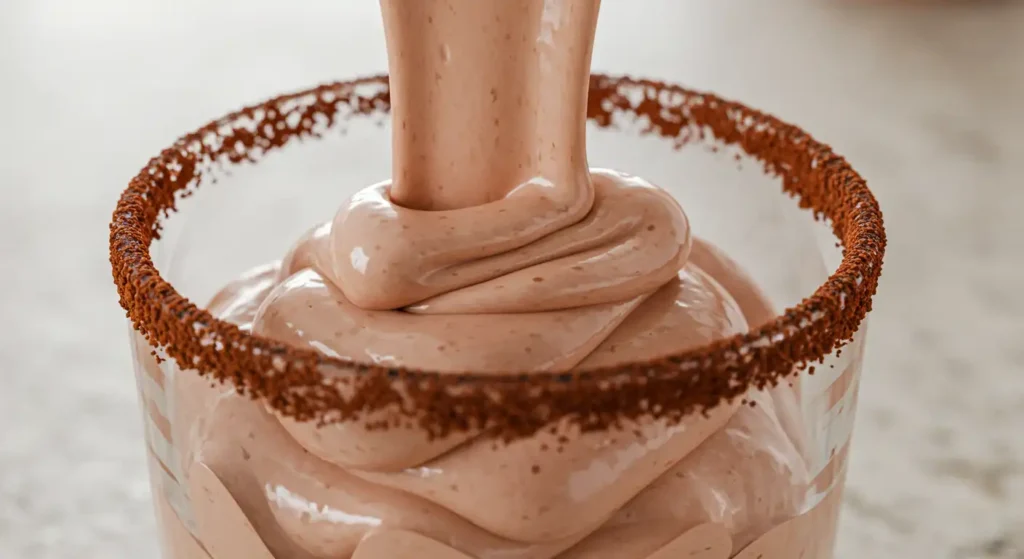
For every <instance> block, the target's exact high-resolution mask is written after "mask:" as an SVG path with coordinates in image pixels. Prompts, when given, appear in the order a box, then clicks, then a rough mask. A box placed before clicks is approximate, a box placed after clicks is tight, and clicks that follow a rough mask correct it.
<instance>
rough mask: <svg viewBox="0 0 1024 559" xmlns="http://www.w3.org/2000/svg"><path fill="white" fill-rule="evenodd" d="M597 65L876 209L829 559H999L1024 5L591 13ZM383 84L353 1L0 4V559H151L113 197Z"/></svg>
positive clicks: (1008, 451) (1014, 533)
mask: <svg viewBox="0 0 1024 559" xmlns="http://www.w3.org/2000/svg"><path fill="white" fill-rule="evenodd" d="M410 1H412V0H410ZM641 6H642V7H643V9H642V10H640V9H638V8H639V7H641ZM594 65H595V68H596V69H599V70H603V71H610V72H628V73H631V74H635V75H641V76H654V77H659V78H665V79H668V80H673V81H679V82H682V83H685V84H688V85H692V86H695V87H698V88H702V89H712V90H715V91H717V92H719V93H721V94H723V95H724V96H726V97H732V98H738V99H742V100H743V101H746V102H748V103H749V104H751V105H753V106H755V107H758V108H761V109H765V110H767V111H769V112H772V113H775V114H776V115H778V116H780V117H782V118H783V119H785V120H789V121H792V122H796V123H798V124H800V125H802V126H803V127H805V128H806V129H808V130H810V131H811V132H812V133H813V134H815V136H817V137H818V138H819V139H821V140H823V141H825V142H828V143H830V144H832V145H833V146H834V147H835V148H836V149H837V151H839V152H840V153H842V154H844V155H846V156H848V157H849V159H850V160H851V161H852V162H853V163H854V165H855V166H856V167H857V168H859V169H860V170H861V172H862V173H863V174H864V175H865V176H866V177H867V178H868V180H869V183H870V185H871V187H872V188H873V190H874V191H875V193H876V194H877V196H878V198H879V199H880V201H881V204H882V208H883V210H884V212H885V216H886V219H887V225H888V230H889V238H890V244H889V247H890V248H889V251H888V254H887V259H886V265H885V273H884V274H883V279H882V286H881V290H880V292H879V294H878V297H877V299H876V304H875V308H876V309H877V310H876V312H875V313H874V314H873V315H872V320H871V331H870V335H869V339H870V341H869V343H868V346H867V347H868V350H867V356H866V363H865V377H864V381H863V388H862V391H861V398H860V408H859V411H858V424H857V429H856V433H855V436H856V439H855V445H854V446H855V448H856V450H855V451H854V452H853V453H852V458H851V470H850V475H849V488H848V490H847V494H846V507H845V511H844V517H843V523H842V529H841V536H840V543H839V546H840V550H839V556H838V557H839V559H861V558H865V557H879V558H890V557H893V558H896V557H898V558H901V559H917V558H921V559H937V558H948V559H974V558H983V559H986V558H996V559H1021V558H1024V505H1022V504H1021V503H1024V435H1022V434H1021V433H1022V432H1024V366H1022V364H1024V343H1022V340H1024V290H1022V289H1021V287H1020V286H1021V285H1024V261H1022V258H1021V248H1020V247H1021V240H1022V239H1024V226H1022V221H1024V219H1022V213H1024V184H1022V182H1024V140H1022V139H1021V129H1022V128H1024V2H1013V1H1003V2H986V1H983V0H975V1H973V2H972V1H965V2H955V3H953V2H924V1H922V2H914V3H910V2H882V1H874V2H866V1H856V0H846V1H842V0H604V7H603V13H602V19H601V23H600V28H599V31H598V41H597V45H596V49H595V55H594ZM384 69H385V54H384V43H383V35H382V29H381V24H380V22H379V14H378V5H377V3H376V2H375V1H374V0H293V1H292V2H272V1H270V0H88V1H85V0H0V115H2V117H0V118H2V120H0V130H2V134H0V188H2V194H3V199H2V200H3V201H2V203H0V255H2V256H0V258H2V262H3V267H4V270H5V271H4V273H3V274H2V275H0V309H2V312H3V318H4V319H3V321H2V323H0V557H2V558H4V559H7V558H11V559H35V558H68V557H76V558H79V557H80V558H91V557H104V558H107V557H131V558H135V557H140V558H141V557H154V556H155V553H156V544H155V542H154V534H155V532H154V529H153V521H152V515H151V507H150V503H149V500H148V498H149V496H148V492H149V490H148V484H147V480H146V473H145V465H144V446H143V443H142V429H141V422H140V421H139V420H138V418H139V411H138V405H137V403H136V393H135V387H134V379H133V375H132V372H131V363H130V359H129V351H128V345H127V344H126V343H125V342H126V333H127V326H126V325H125V322H124V318H123V312H122V311H121V309H120V308H119V307H118V306H117V298H116V295H115V292H114V288H113V285H112V282H111V279H110V270H109V264H108V261H107V222H108V220H109V216H110V212H111V211H112V209H113V207H114V203H115V200H116V198H117V196H118V193H119V192H120V191H121V190H122V189H123V188H124V186H125V184H126V182H127V180H128V179H129V178H130V177H131V176H133V175H134V173H135V172H136V171H137V170H138V169H139V168H140V167H142V165H143V164H144V163H145V162H146V161H147V160H148V159H149V157H151V156H153V155H155V154H156V153H157V152H158V151H159V150H161V149H162V148H163V147H165V146H167V145H168V144H170V143H171V142H172V141H173V140H174V139H175V138H176V137H177V136H178V135H180V134H181V133H183V132H185V131H188V130H192V129H194V128H196V127H197V126H199V125H201V124H203V123H204V122H206V121H208V120H210V119H211V118H213V117H216V116H219V115H221V114H223V113H225V112H227V111H229V110H231V109H234V108H237V107H239V106H241V105H242V104H247V103H250V102H253V101H257V100H260V99H262V98H264V97H268V96H270V95H272V94H275V93H279V92H282V91H289V90H294V89H298V88H300V87H304V86H307V85H312V84H315V83H318V82H323V81H330V80H334V79H338V78H342V77H349V76H353V75H357V74H365V73H373V72H378V71H382V70H384ZM641 172H642V171H641Z"/></svg>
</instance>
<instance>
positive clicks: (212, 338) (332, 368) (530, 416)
mask: <svg viewBox="0 0 1024 559" xmlns="http://www.w3.org/2000/svg"><path fill="white" fill-rule="evenodd" d="M389 107H390V103H389V91H388V77H387V75H376V76H369V77H363V78H358V79H354V80H349V81H342V82H335V83H331V84H325V85H321V86H319V87H316V88H313V89H308V90H305V91H300V92H297V93H291V94H286V95H281V96H278V97H275V98H273V99H270V100H268V101H265V102H263V103H260V104H257V105H252V106H250V107H247V108H244V109H242V110H239V111H236V112H234V113H231V114H229V115H227V116H225V117H222V118H220V119H218V120H215V121H213V122H210V123H209V124H207V125H205V126H203V127H201V128H199V129H198V130H196V131H194V132H192V133H190V134H187V135H185V136H183V137H182V138H180V139H179V140H177V141H176V142H175V143H174V144H173V145H172V146H171V147H169V148H167V149H165V150H163V152H161V154H160V155H158V156H156V157H154V158H153V159H151V160H150V161H149V163H148V164H147V165H146V166H145V167H144V168H143V169H142V170H141V171H140V172H139V174H138V175H137V176H136V177H135V178H133V179H132V180H131V181H130V183H129V185H128V187H127V188H126V189H125V190H124V192H123V193H122V194H121V197H120V200H119V201H118V204H117V207H116V209H115V211H114V213H113V217H112V220H111V223H110V262H111V267H112V272H113V277H114V281H115V284H116V285H117V290H118V294H119V297H120V304H121V306H122V307H123V308H124V309H125V310H126V312H127V315H128V317H129V319H130V321H131V323H132V325H133V327H134V328H135V330H136V331H138V332H139V333H141V334H142V335H143V336H144V337H145V339H146V341H147V342H148V343H149V344H150V345H151V346H152V347H153V348H159V350H160V353H161V354H162V355H163V356H166V357H168V358H171V359H174V360H175V361H176V362H177V363H178V364H179V366H181V368H182V369H189V370H195V371H197V372H199V373H200V374H202V375H204V376H208V377H210V378H212V379H214V380H216V381H219V382H228V383H231V384H232V385H233V386H234V387H235V388H236V389H237V390H238V391H239V392H241V393H242V394H244V395H247V396H250V397H252V398H254V399H256V400H260V401H262V402H264V403H265V404H266V405H267V406H268V407H269V408H270V409H271V410H273V411H274V412H276V413H278V414H279V415H281V416H284V417H288V418H291V419H293V420H296V421H315V422H317V423H319V424H321V425H324V424H332V423H338V422H347V421H359V420H364V421H366V422H367V425H368V426H369V427H374V428H388V427H391V426H397V425H406V424H409V423H410V421H411V422H412V423H413V424H416V425H418V426H419V427H421V428H423V429H425V430H426V431H427V433H428V434H429V435H430V436H431V437H444V436H447V435H448V434H450V433H453V432H459V431H465V430H483V429H487V430H493V431H494V432H495V433H497V434H499V435H500V436H502V437H504V438H516V437H521V436H529V435H531V434H533V433H535V432H537V431H538V430H540V429H543V428H545V427H547V426H551V425H552V424H554V423H556V422H559V421H563V420H567V421H569V422H572V423H575V424H577V425H578V426H579V427H580V428H581V429H582V430H584V431H588V430H597V429H606V428H608V427H610V426H614V425H619V424H622V423H623V422H628V421H630V420H635V419H638V418H640V417H648V416H649V417H653V418H655V419H665V420H681V419H682V418H684V417H686V416H687V415H689V414H692V413H695V412H706V411H708V410H709V409H711V408H714V407H715V406H717V405H719V404H721V403H722V402H726V401H730V402H731V401H733V400H735V399H736V398H739V397H742V396H743V395H744V394H746V393H747V392H748V391H749V390H751V389H752V388H758V389H762V388H767V387H770V386H774V385H775V384H777V383H778V382H780V381H782V380H783V379H785V378H786V377H788V376H790V375H794V374H796V373H797V371H799V370H801V369H803V368H805V367H808V366H811V364H812V363H815V362H821V361H822V360H823V359H824V358H825V356H827V355H829V354H831V353H833V352H834V351H836V350H840V348H841V347H842V346H843V345H845V344H846V343H848V342H850V341H851V340H852V339H853V336H854V334H855V333H856V332H857V330H858V328H859V327H860V324H861V322H862V321H863V319H864V317H865V316H866V315H867V313H868V312H869V311H870V309H871V301H872V297H873V296H874V293H875V291H876V289H877V284H878V278H879V275H880V273H881V269H882V261H883V256H884V252H885V244H886V237H885V229H884V225H883V221H882V214H881V210H880V209H879V206H878V203H877V201H876V200H875V198H874V196H873V195H872V194H871V192H870V190H869V189H868V187H867V184H866V182H865V180H864V179H863V178H862V177H861V176H860V175H859V174H858V173H857V172H856V171H855V170H854V169H853V168H852V167H851V166H850V164H849V163H847V161H846V160H845V158H843V157H842V156H840V155H838V154H836V153H834V152H833V151H832V149H831V148H830V147H829V146H827V145H825V144H823V143H820V142H818V141H816V140H815V139H813V138H812V137H811V136H810V135H809V134H807V133H806V132H804V131H803V130H801V129H800V128H798V127H796V126H793V125H790V124H787V123H784V122H782V121H781V120H779V119H777V118H775V117H773V116H771V115H768V114H765V113H762V112H760V111H757V110H755V109H752V108H749V107H747V106H745V105H743V104H740V103H737V102H734V101H729V100H726V99H723V98H721V97H718V96H716V95H714V94H711V93H706V92H699V91H694V90H690V89H687V88H684V87H682V86H679V85H674V84H667V83H664V82H660V81H654V80H646V79H635V78H631V77H627V76H608V75H602V74H594V75H593V76H591V80H590V91H589V95H588V108H587V118H588V120H589V121H590V122H592V123H594V124H597V125H598V126H599V127H602V128H609V127H611V126H613V125H614V124H616V123H615V122H613V121H614V119H615V118H619V117H623V116H625V117H627V118H631V119H632V120H633V121H635V122H642V123H643V124H644V126H645V128H644V130H643V133H646V134H654V135H657V136H660V137H662V138H664V139H667V140H669V141H671V142H672V143H673V145H674V146H675V147H676V148H680V147H682V146H684V145H687V144H691V143H697V142H703V143H711V144H712V146H713V148H712V149H719V148H721V147H723V146H725V147H728V148H731V149H738V150H740V151H742V152H743V153H744V154H745V155H746V156H748V157H751V158H753V159H756V160H758V161H759V162H760V163H761V164H762V165H763V169H764V171H765V172H766V173H767V174H769V175H772V176H775V177H777V178H779V179H781V183H782V190H783V192H784V193H786V194H788V195H790V196H793V197H795V198H796V199H797V200H798V202H799V205H800V207H801V208H804V209H807V210H810V211H812V212H813V213H814V216H815V218H816V219H827V220H828V221H829V222H830V223H831V226H832V231H833V234H834V235H835V237H836V239H837V240H838V241H839V243H840V244H841V246H842V247H843V256H842V261H841V263H840V265H839V266H838V268H837V269H836V270H835V271H834V272H833V273H832V274H831V275H830V276H829V277H828V279H827V280H826V281H825V282H824V283H823V284H822V285H821V286H819V287H818V288H817V289H816V290H815V292H814V293H812V294H810V295H809V296H808V297H807V298H805V299H804V300H803V301H802V302H800V303H799V304H797V305H795V306H793V307H791V308H789V309H786V310H785V311H784V312H783V313H782V314H781V315H779V316H777V317H775V319H774V320H772V321H771V322H769V323H767V324H765V325H763V326H761V327H760V328H756V329H753V330H751V331H749V332H747V333H744V334H737V335H734V336H731V337H728V338H724V339H721V340H717V341H715V342H712V343H710V344H707V345H704V346H702V347H698V348H694V349H690V350H687V351H683V352H680V353H677V354H673V355H668V356H665V357H662V358H659V359H656V360H651V361H643V362H632V363H625V364H621V365H616V366H612V367H605V368H600V369H591V370H573V371H568V372H558V373H555V372H541V373H521V372H507V373H493V372H492V373H480V372H465V373H448V372H438V371H426V370H415V369H410V368H403V367H386V366H380V365H374V364H368V363H358V362H352V361H346V360H343V359H340V358H337V357H331V356H327V355H324V354H322V353H319V352H317V351H315V350H314V349H311V348H300V347H293V346H289V345H287V344H284V343H282V342H278V341H275V340H272V339H269V338H265V337H262V336H259V335H255V334H252V333H249V332H246V331H243V330H241V329H240V328H239V327H238V326H236V325H234V324H231V323H228V322H226V321H223V320H220V319H218V318H216V317H214V316H213V315H212V314H211V313H210V312H209V311H207V310H206V309H205V308H202V307H199V306H197V305H195V304H194V303H192V302H191V301H189V300H188V299H187V298H186V297H184V296H182V295H181V294H179V293H178V292H177V290H176V289H175V288H174V287H173V286H172V285H171V284H170V283H169V282H167V281H166V280H164V278H163V277H162V276H161V275H160V273H159V272H158V271H157V269H156V267H155V265H154V263H153V260H152V256H151V254H150V249H151V246H152V243H153V241H154V240H157V239H159V238H160V232H161V227H162V225H161V224H162V222H163V220H164V219H167V218H168V217H169V216H170V214H172V213H173V212H175V211H176V210H177V202H178V201H180V200H181V199H182V198H185V197H188V196H189V195H190V194H191V193H192V192H193V191H194V189H195V188H198V187H199V186H200V185H201V184H203V178H204V177H207V176H208V175H210V174H212V173H213V172H214V171H215V170H216V169H219V168H222V167H224V166H227V165H240V164H244V163H250V164H255V163H258V162H259V160H260V159H261V158H262V157H263V156H265V155H266V154H268V153H270V152H273V151H275V150H277V149H279V148H281V147H283V146H285V145H288V144H291V143H294V141H295V140H299V139H312V138H319V137H321V136H322V135H323V134H324V132H326V131H327V130H328V129H330V128H331V127H332V126H334V125H336V124H337V123H339V122H341V121H345V120H349V119H351V118H356V117H371V116H373V115H384V114H385V113H387V111H388V109H389ZM382 417H383V418H384V419H383V420H382V419H381V418H382Z"/></svg>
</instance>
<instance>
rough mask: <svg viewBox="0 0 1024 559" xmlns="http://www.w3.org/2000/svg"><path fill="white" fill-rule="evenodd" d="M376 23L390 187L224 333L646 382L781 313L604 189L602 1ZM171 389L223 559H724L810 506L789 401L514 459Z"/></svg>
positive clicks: (480, 440)
mask: <svg viewBox="0 0 1024 559" xmlns="http://www.w3.org/2000/svg"><path fill="white" fill-rule="evenodd" d="M381 5H382V9H383V14H384V21H385V25H386V30H387V39H388V54H389V65H390V68H391V71H392V78H391V80H392V81H391V86H392V106H393V115H394V136H393V145H394V156H395V158H394V168H393V174H392V177H393V178H392V180H390V181H386V182H383V183H380V184H378V185H374V186H370V187H367V188H364V189H362V190H360V191H359V192H358V193H357V194H355V195H354V196H352V197H351V198H349V199H348V200H347V201H344V202H343V203H342V204H341V209H340V210H339V211H338V212H337V213H336V214H335V216H334V217H333V219H331V220H330V221H328V222H325V223H323V224H321V225H320V226H317V227H315V228H313V229H311V230H310V232H309V233H308V234H306V235H305V236H304V237H303V238H301V239H300V240H299V241H298V242H297V243H296V244H295V246H294V248H293V249H292V250H291V251H290V252H289V253H288V254H287V255H285V256H284V258H283V259H282V261H280V262H278V263H274V264H271V265H268V266H265V267H263V268H260V269H257V270H255V271H254V272H252V273H251V274H249V275H247V276H245V277H243V278H241V279H239V280H238V281H236V282H233V283H231V284H230V285H228V286H226V287H225V288H224V289H223V290H222V291H221V292H220V293H219V294H218V295H217V297H216V298H215V299H214V301H213V302H212V303H211V305H210V309H211V310H212V311H213V312H214V313H216V314H218V315H219V316H221V317H223V318H225V319H228V320H231V321H234V322H236V323H238V324H239V325H241V326H242V327H244V328H251V329H252V331H254V332H256V333H258V334H262V335H264V336H268V337H271V338H276V339H279V340H282V341H285V342H288V343H290V344H294V345H300V346H308V347H313V348H315V349H317V350H318V351H321V352H323V353H325V354H328V355H333V356H339V357H341V358H343V359H351V360H355V361H362V362H375V363H381V364H389V365H395V366H406V367H413V368H417V369H429V370H434V371H440V372H441V373H442V374H448V373H457V372H461V371H476V372H485V373H488V372H490V373H502V372H523V371H525V372H530V371H534V372H539V371H566V370H569V369H572V368H575V367H587V368H590V367H601V366H610V365H615V364H619V363H623V362H626V361H642V360H645V359H652V358H656V357H660V356H663V355H665V354H668V353H672V352H679V351H683V350H685V349H688V348H692V347H695V346H699V345H703V344H706V343H708V342H711V341H713V340H716V339H720V338H723V337H726V336H730V335H733V334H736V333H741V332H745V331H747V330H748V328H750V327H751V326H756V325H759V324H760V323H763V322H764V321H766V320H768V319H769V318H770V317H771V316H772V315H773V312H772V309H771V307H770V305H769V304H768V303H767V301H766V299H765V297H764V296H763V295H762V294H761V293H760V291H759V290H758V288H757V287H756V285H755V284H754V282H753V281H751V280H750V279H749V278H748V277H747V276H745V275H744V274H743V273H742V272H741V271H740V270H739V268H738V267H737V266H735V265H734V264H733V263H732V262H731V261H730V260H729V259H728V258H727V257H726V256H724V255H723V254H722V253H721V252H719V251H718V250H716V249H715V248H714V247H712V246H711V245H710V244H708V243H707V242H706V241H703V240H701V239H699V238H697V237H695V236H694V235H693V233H692V231H691V227H690V224H689V222H688V220H687V217H686V214H685V212H684V210H683V208H681V207H680V206H679V204H678V203H677V202H676V201H675V200H674V199H673V198H672V197H671V196H670V195H668V194H667V193H666V192H665V191H664V190H662V189H660V188H659V187H657V186H655V185H652V184H650V183H649V182H647V181H645V180H643V179H641V178H639V177H636V176H632V175H628V174H624V173H621V172H617V171H611V170H603V169H591V168H589V167H588V162H587V158H586V143H585V107H586V96H587V90H586V87H587V78H588V71H589V65H590V54H591V45H592V42H593V35H594V29H595V27H596V19H597V13H598V5H599V2H598V1H597V0H578V1H568V0H566V1H559V0H523V1H521V2H497V1H494V2H481V1H479V0H417V1H416V2H408V1H405V0H382V2H381ZM339 202H341V201H340V200H339ZM726 217H727V216H726ZM526 382H528V380H527V381H526ZM175 389H176V390H177V392H178V395H177V401H178V402H179V404H178V409H177V414H178V415H177V418H178V420H177V421H176V423H175V426H174V429H176V430H177V431H180V432H176V433H175V440H178V441H186V442H185V443H184V451H183V455H182V461H183V470H184V471H186V472H189V474H188V478H189V480H188V485H189V488H190V489H189V491H190V494H191V495H192V501H193V507H194V508H195V509H196V511H197V512H196V515H197V517H198V518H200V520H201V521H200V526H199V532H200V540H201V541H205V542H206V543H205V547H206V550H207V551H208V552H211V553H214V554H215V555H217V557H216V559H228V558H230V557H235V556H237V555H232V553H233V551H232V550H235V551H236V552H238V553H241V551H240V550H243V549H244V550H246V551H245V553H246V554H247V556H252V555H253V554H254V553H257V552H253V551H251V550H252V549H254V548H253V547H252V546H253V545H256V547H257V548H259V547H260V546H264V547H265V548H266V549H263V550H262V551H266V552H267V556H272V557H278V558H288V559H291V558H300V559H302V558H317V559H337V558H351V557H355V558H356V559H368V558H370V559H372V558H380V559H395V558H402V557H416V558H418V559H457V558H466V557H468V558H472V559H499V558H500V559H552V558H560V559H575V558H579V559H582V558H591V559H597V558H609V559H611V558H615V559H648V558H652V559H657V558H660V557H670V556H671V557H677V556H689V555H686V554H685V552H686V551H687V550H692V551H693V553H694V554H696V553H698V552H700V553H706V554H707V553H719V552H720V554H719V555H717V556H713V555H706V556H707V557H710V558H712V559H719V557H730V556H731V555H732V554H733V553H739V551H740V550H741V549H743V548H744V547H745V546H746V545H747V544H749V543H750V542H752V541H753V540H755V539H756V538H757V537H759V536H760V535H762V534H764V533H766V532H768V531H769V530H770V529H772V528H773V527H775V526H777V525H780V524H782V523H783V522H785V521H786V520H788V519H790V518H792V517H794V516H796V515H798V514H799V513H801V512H802V507H803V505H804V503H803V498H804V495H805V493H806V490H807V484H808V479H807V478H808V474H807V471H806V469H805V465H804V459H803V457H802V453H801V449H800V444H801V443H800V439H799V437H798V435H797V433H799V431H800V422H799V415H798V409H797V407H796V404H795V401H796V400H795V397H794V393H793V389H790V388H788V387H785V388H781V389H777V390H775V391H773V392H771V393H769V392H753V393H751V394H749V395H748V397H747V401H746V402H734V403H732V404H726V405H721V406H719V407H717V408H716V409H714V410H712V411H710V412H709V413H708V414H706V415H702V414H697V415H694V416H693V417H690V418H688V419H686V420H685V421H683V422H682V423H678V424H667V423H665V422H662V421H660V420H654V419H646V420H644V419H641V420H637V421H635V422H634V423H633V424H631V425H628V426H626V428H625V429H623V430H621V431H620V430H616V431H614V432H587V433H581V432H579V429H578V428H576V427H574V426H572V425H570V424H565V425H555V426H552V427H554V429H552V430H551V431H544V432H542V433H540V434H538V435H535V436H533V437H530V438H527V439H523V440H517V441H515V442H512V443H508V444H496V443H495V442H494V441H493V440H491V439H489V438H487V437H485V436H483V435H481V433H479V432H474V431H468V432H463V433H458V434H453V435H450V436H448V437H445V438H442V439H431V438H429V437H427V435H426V434H425V433H423V432H422V431H419V430H417V429H416V428H413V427H403V426H400V425H399V426H393V427H392V428H390V429H388V430H373V429H370V428H368V427H367V426H366V424H364V423H358V424H357V423H342V424H334V425H328V426H317V425H315V424H309V423H296V422H294V421H291V420H289V419H285V418H281V417H278V416H276V415H274V414H272V413H271V412H269V411H267V410H266V409H265V408H264V407H262V406H260V405H258V404H256V403H253V402H250V401H248V400H246V399H244V398H243V397H241V396H239V395H237V394H235V393H234V392H233V391H232V390H231V389H230V388H223V387H210V386H209V385H208V384H207V383H206V382H205V381H203V380H201V379H199V378H198V377H196V376H195V375H180V376H179V377H178V380H177V381H176V387H175ZM537 404H538V405H539V406H540V405H543V402H538V403H537ZM496 405H497V404H496ZM395 413H399V411H398V410H395ZM386 416H387V414H381V417H379V418H377V419H380V420H383V421H386V420H388V419H391V417H386ZM371 419H373V418H371ZM231 542H238V543H236V544H232V543H231ZM241 542H246V543H245V544H243V543H241ZM253 542H255V544H254V543H253ZM709 542H710V543H709ZM261 549H262V548H261ZM217 550H221V551H217ZM224 550H226V551H224ZM709 550H711V551H709ZM714 550H719V551H714ZM262 551H261V552H260V553H262ZM218 554H219V555H218ZM257 554H258V553H257ZM694 556H696V555H694ZM765 557H766V558H770V559H789V556H784V555H765Z"/></svg>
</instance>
